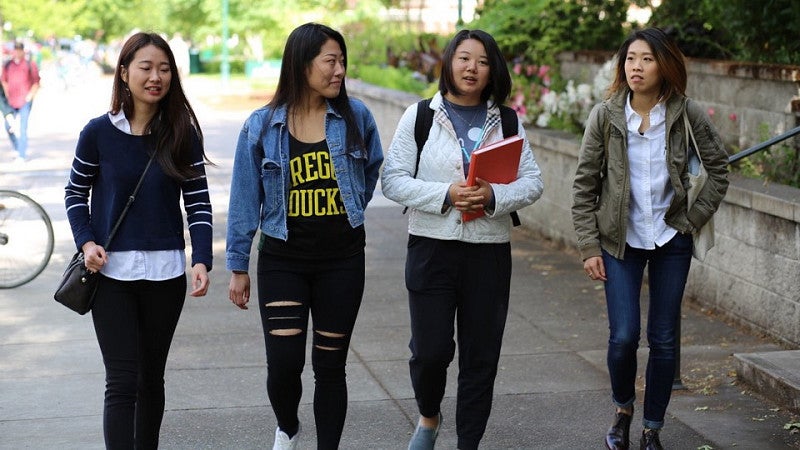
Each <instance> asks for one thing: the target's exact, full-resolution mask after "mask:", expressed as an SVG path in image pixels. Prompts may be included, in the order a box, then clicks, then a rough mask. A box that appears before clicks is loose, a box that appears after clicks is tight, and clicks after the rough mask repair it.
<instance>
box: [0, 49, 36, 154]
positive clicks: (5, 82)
mask: <svg viewBox="0 0 800 450" xmlns="http://www.w3.org/2000/svg"><path fill="white" fill-rule="evenodd" d="M39 81H40V78H39V68H38V67H37V66H36V63H35V62H33V61H31V60H30V59H28V58H27V56H26V54H25V44H23V43H22V42H15V43H14V51H13V53H12V57H11V59H9V60H8V61H6V63H5V64H4V65H3V73H2V75H0V83H2V86H3V91H4V92H5V96H6V99H7V101H8V105H9V106H10V107H11V111H9V112H8V113H6V112H5V111H4V115H3V116H4V119H5V126H6V132H7V133H8V137H9V139H10V140H11V145H12V146H13V147H14V150H15V151H16V152H17V156H16V159H15V161H16V162H24V161H25V158H26V156H27V150H28V119H29V118H30V115H31V107H32V106H33V99H34V97H36V93H37V92H39Z"/></svg>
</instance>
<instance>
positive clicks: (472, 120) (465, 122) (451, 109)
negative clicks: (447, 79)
mask: <svg viewBox="0 0 800 450" xmlns="http://www.w3.org/2000/svg"><path fill="white" fill-rule="evenodd" d="M450 111H453V112H454V113H456V116H458V118H459V119H461V122H463V123H464V124H465V125H466V126H467V128H468V129H469V128H472V122H474V121H475V118H476V117H478V113H479V112H480V110H479V109H477V110H475V112H474V113H472V118H471V119H470V120H467V119H465V118H464V116H462V115H461V113H460V112H458V109H456V108H455V106H454V105H453V104H452V103H450Z"/></svg>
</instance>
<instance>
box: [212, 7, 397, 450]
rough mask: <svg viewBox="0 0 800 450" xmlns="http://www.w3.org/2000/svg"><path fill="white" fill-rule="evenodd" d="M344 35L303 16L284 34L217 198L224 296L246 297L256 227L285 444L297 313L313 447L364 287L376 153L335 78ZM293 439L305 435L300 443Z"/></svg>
mask: <svg viewBox="0 0 800 450" xmlns="http://www.w3.org/2000/svg"><path fill="white" fill-rule="evenodd" d="M347 62H348V61H347V47H346V46H345V42H344V38H343V37H342V35H341V34H340V33H339V32H337V31H335V30H332V29H331V28H329V27H327V26H325V25H320V24H314V23H307V24H305V25H301V26H300V27H298V28H296V29H295V30H294V31H292V33H291V34H290V35H289V38H288V40H287V41H286V47H285V50H284V52H283V61H282V63H281V72H280V76H279V79H278V86H277V88H276V91H275V96H274V97H273V98H272V100H271V101H270V102H269V104H267V105H266V106H265V107H263V108H260V109H257V110H256V111H254V112H253V113H252V114H251V115H250V117H249V118H248V119H247V121H246V122H245V124H244V126H243V127H242V130H241V133H240V134H239V142H238V145H237V147H236V154H235V157H234V165H233V176H232V181H231V193H230V202H229V205H228V208H229V209H228V233H227V234H228V236H227V253H226V256H227V266H228V269H229V270H231V271H232V272H233V274H232V275H231V281H230V289H229V297H230V300H231V301H232V302H233V303H234V304H235V305H236V306H238V307H239V308H242V309H247V304H248V302H249V300H250V296H251V295H250V294H251V286H250V276H249V274H248V270H249V266H250V250H251V247H252V245H251V244H252V241H253V237H254V236H255V235H256V232H259V233H258V241H259V244H258V269H257V282H258V307H259V311H260V313H261V323H262V325H263V330H264V342H265V346H266V357H267V394H268V395H269V400H270V405H271V406H272V410H273V412H274V413H275V417H276V418H277V422H278V428H277V429H276V430H275V443H274V446H273V448H274V449H296V448H300V447H299V441H300V438H301V427H300V421H299V419H298V416H297V410H298V406H299V403H300V397H301V395H302V391H303V389H302V384H301V381H300V375H301V373H302V372H303V366H304V364H305V349H306V340H307V332H308V318H309V313H310V314H311V318H312V320H313V333H312V342H313V345H312V347H311V364H312V367H313V370H314V381H315V388H314V420H315V424H316V427H317V448H319V449H335V448H338V446H339V441H340V439H341V435H342V430H343V428H344V422H345V415H346V413H347V384H346V380H345V363H346V361H347V352H348V348H349V344H350V338H351V336H352V332H353V327H354V325H355V321H356V316H357V314H358V310H359V308H360V306H361V298H362V296H363V294H364V277H365V267H364V247H365V245H366V237H365V236H366V235H365V231H364V209H365V208H366V207H367V204H368V203H369V201H370V199H371V198H372V193H373V191H374V189H375V185H376V184H377V181H378V171H379V169H380V167H381V163H382V162H383V152H382V150H381V143H380V138H379V136H378V130H377V129H376V124H375V120H374V119H373V117H372V114H371V113H370V112H369V110H367V108H366V107H365V106H364V104H363V103H362V102H360V101H358V100H355V99H351V98H349V97H348V95H347V90H346V88H345V74H346V68H347ZM304 448H305V447H304Z"/></svg>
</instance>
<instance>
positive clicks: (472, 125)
mask: <svg viewBox="0 0 800 450" xmlns="http://www.w3.org/2000/svg"><path fill="white" fill-rule="evenodd" d="M444 108H445V110H446V111H447V115H448V116H449V117H450V122H451V123H452V124H453V129H454V130H455V132H456V137H457V138H458V143H459V144H460V145H461V157H462V159H463V160H464V176H466V175H467V173H468V172H469V158H470V155H472V152H473V151H474V150H475V149H476V148H477V146H478V143H479V142H480V141H481V139H482V138H483V131H484V126H485V123H486V104H485V103H481V104H480V105H475V106H461V105H456V104H454V103H450V102H449V101H447V100H445V101H444Z"/></svg>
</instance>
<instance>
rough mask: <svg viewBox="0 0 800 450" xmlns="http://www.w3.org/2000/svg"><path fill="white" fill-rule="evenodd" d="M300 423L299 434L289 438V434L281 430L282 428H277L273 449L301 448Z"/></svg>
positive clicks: (288, 449)
mask: <svg viewBox="0 0 800 450" xmlns="http://www.w3.org/2000/svg"><path fill="white" fill-rule="evenodd" d="M300 429H301V428H300V425H299V424H298V425H297V434H295V435H294V437H292V438H291V439H289V435H288V434H286V433H284V432H283V431H281V429H280V428H276V429H275V443H274V444H272V450H297V449H299V448H300Z"/></svg>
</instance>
